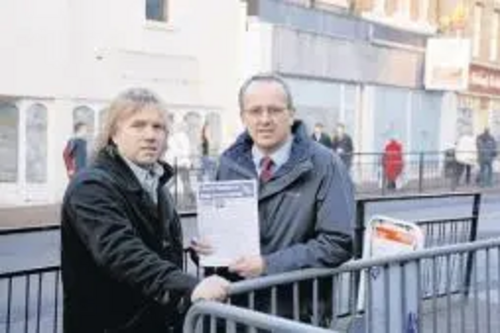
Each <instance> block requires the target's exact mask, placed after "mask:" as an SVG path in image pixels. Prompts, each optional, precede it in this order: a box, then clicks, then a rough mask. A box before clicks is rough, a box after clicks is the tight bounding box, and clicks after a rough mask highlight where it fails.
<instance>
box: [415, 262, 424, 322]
mask: <svg viewBox="0 0 500 333" xmlns="http://www.w3.org/2000/svg"><path fill="white" fill-rule="evenodd" d="M421 263H422V259H417V288H416V289H417V295H416V296H417V298H416V299H417V302H418V305H417V327H418V332H422V321H423V309H422V302H423V297H422V265H421Z"/></svg>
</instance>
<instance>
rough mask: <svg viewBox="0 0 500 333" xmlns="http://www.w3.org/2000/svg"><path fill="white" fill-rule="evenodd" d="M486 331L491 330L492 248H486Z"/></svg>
mask: <svg viewBox="0 0 500 333" xmlns="http://www.w3.org/2000/svg"><path fill="white" fill-rule="evenodd" d="M485 251H486V256H485V260H486V331H487V332H491V316H490V311H491V298H490V249H489V248H488V249H486V250H485Z"/></svg>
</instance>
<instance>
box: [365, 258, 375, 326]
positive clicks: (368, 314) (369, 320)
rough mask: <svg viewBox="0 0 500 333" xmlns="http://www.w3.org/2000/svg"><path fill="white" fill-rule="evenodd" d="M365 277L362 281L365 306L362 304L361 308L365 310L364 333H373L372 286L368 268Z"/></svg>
mask: <svg viewBox="0 0 500 333" xmlns="http://www.w3.org/2000/svg"><path fill="white" fill-rule="evenodd" d="M365 276H366V279H364V281H365V283H366V297H364V299H365V304H362V306H363V307H364V309H365V318H366V324H365V326H366V328H367V329H366V331H367V332H373V286H372V279H371V275H370V268H368V269H365Z"/></svg>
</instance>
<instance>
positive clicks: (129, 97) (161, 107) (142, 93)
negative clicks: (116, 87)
mask: <svg viewBox="0 0 500 333" xmlns="http://www.w3.org/2000/svg"><path fill="white" fill-rule="evenodd" d="M144 109H154V110H158V111H160V112H162V113H163V114H164V117H165V126H166V127H167V128H166V131H167V133H168V132H169V128H168V127H169V121H168V110H167V107H166V105H165V103H164V102H163V101H162V99H161V98H160V97H159V96H158V95H157V94H155V93H154V92H153V91H151V90H149V89H145V88H131V89H127V90H125V91H123V92H122V93H120V94H119V95H118V96H117V97H116V98H114V99H113V100H112V101H111V104H110V105H109V107H108V108H107V109H106V110H105V111H104V112H105V119H104V122H103V124H102V126H101V128H100V132H99V135H98V137H97V140H96V144H95V146H94V157H95V156H96V155H97V154H99V152H100V151H101V150H103V149H104V148H106V147H107V146H108V145H109V144H110V143H111V141H112V138H113V136H114V135H115V134H116V131H117V128H118V123H119V122H120V121H121V120H123V119H126V118H128V117H130V116H132V115H134V114H135V113H138V112H140V111H143V110H144ZM164 147H165V148H164V149H166V142H165V144H164ZM162 153H163V152H162Z"/></svg>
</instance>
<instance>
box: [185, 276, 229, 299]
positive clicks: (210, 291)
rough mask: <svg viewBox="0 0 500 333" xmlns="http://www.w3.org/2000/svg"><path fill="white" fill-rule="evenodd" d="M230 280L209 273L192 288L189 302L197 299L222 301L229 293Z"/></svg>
mask: <svg viewBox="0 0 500 333" xmlns="http://www.w3.org/2000/svg"><path fill="white" fill-rule="evenodd" d="M230 284H231V283H230V282H229V281H227V280H226V279H223V278H221V277H220V276H218V275H211V276H209V277H207V278H205V279H203V280H201V282H200V283H198V285H197V286H196V287H195V288H194V290H193V293H192V294H191V302H193V303H194V302H196V301H199V300H207V301H224V300H225V299H226V298H227V294H228V293H229V286H230Z"/></svg>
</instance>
